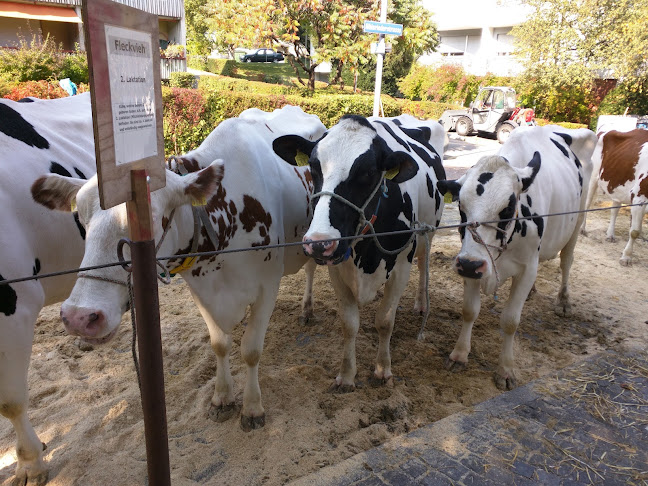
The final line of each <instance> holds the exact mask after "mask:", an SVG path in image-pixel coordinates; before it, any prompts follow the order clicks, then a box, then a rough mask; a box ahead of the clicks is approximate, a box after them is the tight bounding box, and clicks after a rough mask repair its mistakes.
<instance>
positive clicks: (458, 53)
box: [418, 0, 530, 76]
mask: <svg viewBox="0 0 648 486" xmlns="http://www.w3.org/2000/svg"><path fill="white" fill-rule="evenodd" d="M422 3H423V6H424V7H425V8H426V9H428V10H429V11H431V12H432V13H433V17H432V19H433V20H434V22H436V24H437V30H438V32H439V36H440V40H441V44H440V46H439V48H438V50H437V52H434V53H430V54H426V55H423V56H421V57H420V58H419V60H418V62H419V63H420V64H425V65H439V64H459V65H461V66H463V68H464V69H465V70H466V72H468V73H470V74H476V75H480V76H481V75H484V74H486V73H487V72H491V73H493V74H497V75H500V76H509V75H515V74H519V73H520V72H521V70H522V67H521V65H520V64H519V63H518V62H517V60H516V59H515V57H514V56H512V52H513V48H514V46H513V37H512V36H511V35H510V32H511V29H512V28H513V27H514V26H516V25H519V24H521V23H522V22H524V20H526V18H527V16H528V15H529V12H530V10H529V8H528V7H525V6H522V5H520V4H519V3H518V2H517V1H516V0H463V1H461V2H459V3H454V2H448V1H447V0H422Z"/></svg>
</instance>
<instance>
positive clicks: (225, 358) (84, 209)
mask: <svg viewBox="0 0 648 486" xmlns="http://www.w3.org/2000/svg"><path fill="white" fill-rule="evenodd" d="M325 130H326V128H325V127H324V125H323V124H322V123H321V122H320V121H319V119H318V118H317V117H316V116H315V115H307V114H306V113H304V112H303V111H302V110H301V109H300V108H297V107H292V106H288V107H284V108H283V109H281V110H275V112H273V113H265V112H262V111H260V110H252V111H251V112H248V113H244V114H243V115H242V116H241V117H239V118H232V119H229V120H225V121H224V122H222V123H221V124H220V125H218V127H216V129H214V131H212V133H211V134H210V135H209V136H208V137H207V139H205V141H204V142H203V143H202V144H201V145H200V147H199V148H198V149H196V150H194V151H192V152H189V153H187V154H186V155H184V156H183V157H177V158H176V159H175V162H182V163H183V165H184V166H185V167H186V168H188V169H190V170H195V172H190V173H189V174H187V175H185V176H183V177H181V176H179V175H177V174H175V173H173V172H171V171H167V176H166V177H167V185H166V187H164V188H162V189H159V190H157V191H154V192H153V193H152V194H151V206H152V214H153V219H154V227H155V240H156V242H159V241H160V239H161V236H162V234H163V231H164V229H165V226H166V225H167V224H170V225H171V226H170V227H169V230H168V232H167V234H166V237H165V238H164V240H163V242H162V244H161V246H160V248H159V252H158V255H159V256H169V255H179V254H185V253H189V252H190V250H191V248H192V241H193V235H194V229H193V228H194V218H193V213H192V208H191V202H192V200H196V199H201V198H202V197H204V198H205V200H206V206H205V208H206V210H207V213H208V214H209V218H210V221H211V223H212V227H213V231H214V232H215V240H216V241H212V240H211V239H210V238H208V233H207V231H206V230H205V228H204V227H203V229H202V233H201V235H200V237H199V244H198V250H199V251H213V250H224V249H227V250H232V249H248V248H252V247H259V246H265V245H271V244H281V243H285V242H295V241H301V238H302V236H303V234H304V232H305V231H306V229H307V228H308V224H309V222H310V216H311V211H310V206H309V203H310V196H311V193H312V190H313V182H312V178H311V174H310V170H309V169H308V168H307V167H293V166H292V165H289V164H287V163H285V162H284V161H283V160H281V159H280V158H279V157H278V156H277V155H276V154H274V153H273V151H272V150H273V149H272V141H273V140H274V138H276V137H278V136H281V135H286V134H289V133H291V134H299V135H300V136H303V137H306V138H311V139H317V138H319V137H320V136H321V135H322V134H323V133H324V132H325ZM33 190H34V197H35V198H36V199H37V200H38V201H40V202H41V203H43V204H45V205H48V206H49V207H52V208H56V209H66V208H69V205H70V204H69V203H70V200H71V199H72V198H75V199H76V204H77V207H78V208H79V217H80V220H81V223H82V224H83V226H84V227H85V228H86V230H87V240H86V251H85V256H84V258H83V262H82V266H84V267H86V266H92V265H97V264H99V263H108V262H113V261H115V256H116V253H115V249H116V247H117V243H118V241H119V240H120V239H121V238H123V237H125V236H126V235H127V234H128V228H127V224H126V221H127V218H126V207H125V205H123V204H122V205H119V206H117V207H114V208H111V209H108V210H102V209H101V208H100V207H99V203H98V201H99V199H98V198H99V194H98V190H97V180H96V178H93V179H91V180H90V181H88V182H87V183H86V184H84V185H83V186H80V185H79V184H75V183H74V181H71V180H69V179H67V178H64V177H54V176H51V177H46V178H41V179H40V180H39V181H37V183H36V184H35V185H34V188H33ZM174 209H175V215H174V217H173V218H171V216H170V215H171V212H172V211H173V210H174ZM169 221H170V223H169ZM306 262H307V258H306V256H305V255H304V254H303V252H302V250H301V247H297V246H292V247H286V248H272V249H266V250H259V251H246V252H237V253H227V254H222V255H217V256H214V255H211V256H201V257H198V259H197V261H196V263H195V264H194V265H193V266H192V267H191V268H184V269H182V270H181V271H179V273H180V275H182V277H183V279H184V280H185V281H186V282H187V285H188V286H189V288H190V290H191V293H192V295H193V298H194V301H195V302H196V304H197V305H198V308H199V310H200V312H201V314H202V316H203V318H204V319H205V321H206V323H207V327H208V329H209V334H210V337H211V345H212V349H213V350H214V352H215V353H216V357H217V370H216V387H215V391H214V395H213V397H212V401H211V403H212V408H211V410H210V413H209V414H210V416H211V417H212V418H213V419H214V420H217V421H222V420H225V419H227V418H229V417H231V416H232V415H233V414H234V413H235V411H236V407H235V400H234V386H233V385H234V384H233V380H232V375H231V372H230V366H229V355H230V349H231V346H232V336H231V332H232V330H233V328H234V327H235V326H236V325H238V324H239V323H240V322H241V321H242V320H243V318H244V317H245V315H246V310H247V309H248V306H249V308H250V314H249V316H248V318H247V326H246V328H245V332H244V334H243V337H242V339H241V355H242V357H243V361H244V362H245V364H246V365H247V381H246V385H245V390H244V392H243V407H242V410H241V426H242V428H243V429H244V430H251V429H255V428H259V427H262V426H263V425H264V424H265V412H264V409H263V406H262V404H261V389H260V387H259V378H258V366H259V360H260V359H261V353H262V350H263V341H264V337H265V333H266V329H267V326H268V323H269V321H270V315H271V314H272V311H273V309H274V305H275V300H276V297H277V293H278V291H279V283H280V280H281V277H282V276H283V275H286V274H291V273H295V272H297V271H298V270H299V269H300V268H301V267H302V266H303V265H304V264H305V263H306ZM179 263H180V261H179V260H178V261H174V262H171V263H170V266H175V265H178V264H179ZM313 271H314V265H312V266H311V267H310V278H312V272H313ZM307 273H308V272H307ZM90 274H91V275H93V276H100V277H107V278H109V279H111V280H113V281H119V280H121V281H125V280H126V273H125V271H124V270H122V269H121V268H119V267H112V268H106V269H103V270H95V271H93V272H90ZM127 305H128V292H127V289H126V287H125V286H123V285H119V282H117V283H114V282H108V281H102V280H97V279H95V278H89V279H88V278H80V279H79V280H78V281H77V283H76V285H75V286H74V289H73V290H72V293H71V295H70V297H69V298H68V299H67V300H66V301H65V302H64V303H63V305H62V306H61V317H62V318H63V321H64V323H65V326H66V328H67V330H68V332H70V333H71V334H75V335H79V336H81V337H82V338H83V339H85V340H86V341H89V342H97V343H99V342H105V341H107V340H109V339H110V338H111V337H112V336H113V335H114V334H115V332H116V330H117V327H118V326H119V323H120V320H121V316H122V314H123V313H124V312H125V311H126V309H127ZM309 309H310V310H312V304H311V303H308V305H307V306H306V309H305V310H306V311H309Z"/></svg>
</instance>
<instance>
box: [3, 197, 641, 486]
mask: <svg viewBox="0 0 648 486" xmlns="http://www.w3.org/2000/svg"><path fill="white" fill-rule="evenodd" d="M598 204H599V205H600V204H601V202H599V203H598ZM603 204H604V205H605V204H608V203H603ZM607 218H608V214H607V212H597V213H593V215H592V216H591V217H590V221H589V222H588V228H589V229H590V236H589V237H581V238H580V241H579V244H578V246H577V247H576V262H575V264H574V266H573V268H572V280H571V283H572V302H573V310H574V314H573V315H572V316H571V318H568V319H565V318H560V317H557V316H556V315H555V314H554V312H553V299H554V297H555V295H556V293H557V290H558V286H559V279H560V270H559V265H558V260H553V261H550V262H546V263H545V264H543V265H542V266H541V269H540V273H539V276H538V279H537V282H536V286H537V290H538V292H537V293H536V294H534V295H533V296H532V297H531V299H530V300H529V301H528V302H527V303H526V305H525V307H524V311H523V315H522V323H521V326H520V329H519V332H518V335H517V337H516V344H515V353H516V360H517V365H518V369H519V372H518V378H519V381H520V384H524V383H527V382H529V381H531V380H533V379H535V378H538V377H540V376H544V375H547V374H549V373H551V372H553V371H555V370H558V369H560V368H563V367H565V366H567V365H569V364H572V363H574V362H577V361H579V360H581V359H583V358H584V357H586V356H588V355H591V354H593V353H596V352H598V351H601V350H604V349H611V350H622V349H626V348H633V349H635V348H641V349H645V348H646V343H647V342H648V321H647V319H648V297H647V296H646V271H647V269H648V243H647V242H646V241H643V240H639V241H638V242H637V244H636V246H635V258H634V264H633V265H632V266H631V267H622V266H620V265H619V263H618V260H619V257H620V255H621V251H622V249H623V246H624V245H625V243H626V235H627V233H628V228H629V211H627V210H622V211H621V214H620V215H619V218H618V220H617V235H618V236H619V239H618V241H617V242H616V243H607V242H605V241H604V238H605V229H606V226H607ZM457 220H458V215H457V211H456V207H454V208H453V207H452V206H449V207H448V210H447V211H446V214H445V215H444V222H456V221H457ZM459 247H460V243H459V236H458V234H457V232H456V230H442V231H440V232H439V233H438V234H437V235H436V236H435V238H434V241H433V244H432V251H431V259H430V267H431V280H430V295H431V304H432V311H431V313H430V316H429V319H428V322H427V325H426V330H427V331H426V335H425V336H426V337H425V340H424V341H423V342H419V341H417V339H416V336H417V333H418V330H419V327H420V325H421V319H420V317H419V316H418V315H417V314H415V313H414V312H413V311H412V307H413V298H414V291H415V288H416V282H417V277H418V276H417V275H416V269H415V267H413V269H412V275H411V279H410V283H409V286H408V288H407V290H406V292H405V294H404V295H403V297H402V299H401V307H400V310H399V312H398V314H397V316H396V326H395V331H394V336H393V339H392V346H391V349H392V353H393V354H392V361H393V371H394V374H395V376H396V380H395V386H394V387H393V388H385V387H382V388H372V387H371V386H369V385H368V383H367V378H368V377H369V375H370V373H371V371H372V369H373V362H374V359H375V353H376V345H377V341H378V338H377V333H376V332H375V330H374V328H373V324H372V323H373V318H374V314H375V310H374V309H375V306H372V305H369V306H367V307H366V308H364V309H363V311H362V314H361V316H362V326H361V329H360V332H359V334H358V338H357V356H358V370H359V371H358V377H357V381H358V385H359V387H358V389H357V390H356V391H355V392H353V393H350V394H342V395H340V394H331V393H329V392H328V388H329V386H330V385H331V383H332V382H333V379H334V377H335V375H336V373H337V370H338V366H339V364H340V363H339V362H340V359H341V344H342V337H341V331H340V324H339V322H338V320H337V318H336V311H335V297H334V294H333V292H332V289H331V287H330V285H329V283H328V276H327V273H326V271H325V270H324V269H322V268H320V269H318V272H317V280H316V290H315V299H316V300H315V312H316V314H317V318H316V320H315V322H314V323H313V324H311V325H308V326H300V325H299V324H298V322H297V318H298V316H299V312H300V309H299V307H300V301H301V292H302V286H303V282H304V275H303V272H300V273H299V274H297V275H295V276H292V277H288V278H285V279H284V281H283V284H282V289H281V293H280V296H279V299H278V301H277V305H276V309H275V312H274V314H273V317H272V322H271V324H270V328H269V331H268V333H267V337H266V341H265V350H264V353H263V357H262V359H261V366H260V383H261V389H262V393H263V403H264V406H265V409H266V426H265V428H263V429H261V430H257V431H254V432H251V433H245V432H243V431H242V430H241V429H240V427H239V421H238V417H237V418H235V419H230V420H229V421H227V422H225V423H220V424H219V423H215V422H213V421H211V420H210V419H209V418H208V417H207V411H208V408H209V401H210V398H211V395H212V393H213V387H214V375H215V370H216V358H215V356H214V354H213V352H212V350H211V348H210V346H209V339H208V334H207V329H206V326H205V325H204V323H203V321H202V319H201V317H200V315H199V313H198V311H197V309H196V307H195V306H194V305H193V302H192V300H191V298H190V295H189V292H188V290H187V288H186V286H185V284H184V283H183V282H182V280H181V279H179V278H177V277H176V278H175V279H174V282H173V283H172V284H171V285H170V286H168V287H164V288H160V302H161V316H162V337H163V347H164V360H165V380H166V393H167V415H168V428H169V450H170V458H171V468H172V471H171V477H172V483H173V484H174V485H175V486H179V485H195V484H219V485H249V486H253V485H261V484H264V485H280V484H284V483H286V482H288V481H290V480H292V479H296V478H299V477H301V476H303V475H306V474H308V473H311V472H313V471H316V470H318V469H319V468H321V467H323V466H325V465H329V464H333V463H336V462H339V461H341V460H343V459H346V458H348V457H350V456H352V455H354V454H356V453H358V452H361V451H364V450H367V449H369V448H371V447H374V446H376V445H378V444H380V443H382V442H384V441H386V440H387V439H389V438H391V437H394V436H396V435H399V434H403V433H406V432H408V431H411V430H413V429H416V428H417V427H420V426H422V425H424V424H427V423H429V422H432V421H435V420H438V419H440V418H442V417H445V416H447V415H449V414H452V413H454V412H457V411H460V410H465V409H467V408H470V407H471V406H473V405H475V404H477V403H479V402H482V401H484V400H486V399H488V398H491V397H493V396H495V395H497V394H499V393H500V392H499V391H498V390H497V388H496V387H495V384H494V382H493V379H492V372H493V370H494V369H495V366H496V363H497V358H498V355H499V350H500V343H501V339H500V334H499V330H498V318H499V314H500V312H501V309H502V302H503V301H504V299H505V297H506V296H507V293H508V291H507V289H508V285H506V286H505V287H504V289H503V290H502V291H501V292H500V300H498V301H494V300H493V299H492V297H490V296H484V297H483V299H482V302H483V304H482V310H481V315H480V316H479V319H478V321H477V324H476V326H475V329H474V333H473V349H472V353H471V355H470V362H469V364H468V367H467V368H466V369H465V370H464V371H462V372H460V373H451V372H448V371H446V370H445V369H444V366H443V363H444V360H445V358H446V356H447V355H448V353H449V352H450V351H451V350H452V348H453V345H454V342H455V340H456V338H457V335H458V332H459V317H460V311H461V302H462V284H461V280H460V279H459V278H458V277H457V276H456V275H455V274H454V273H453V272H452V271H451V270H450V263H451V259H452V258H453V257H454V255H455V254H456V253H457V251H458V249H459ZM58 313H59V306H58V305H55V306H51V307H48V308H46V309H44V310H43V312H42V313H41V316H40V318H39V320H38V324H37V329H36V335H35V339H34V349H33V356H32V364H31V368H30V398H31V403H30V409H31V412H30V418H31V420H32V423H33V424H34V426H35V428H36V431H37V433H38V434H39V436H40V438H41V440H43V441H44V442H46V443H47V445H48V448H47V455H46V460H47V461H48V462H49V464H50V466H51V473H50V482H49V484H51V485H53V486H64V485H65V486H70V485H83V486H92V485H96V486H100V485H101V486H104V485H109V484H110V485H135V484H145V481H146V470H147V469H146V451H145V446H144V426H143V420H142V412H141V408H140V402H139V392H138V387H137V381H136V376H135V372H134V369H133V362H132V358H131V353H130V347H131V330H130V320H129V318H128V317H125V318H124V320H123V322H122V326H121V328H120V331H119V333H118V335H117V337H116V339H114V340H113V341H112V342H111V343H109V344H107V345H104V346H103V347H96V348H95V349H94V350H91V351H81V350H80V349H79V347H78V346H77V345H75V342H74V338H72V337H69V336H67V335H66V334H65V332H64V330H63V326H62V325H61V323H60V322H59V319H58ZM242 329H243V327H242V326H240V327H239V328H238V329H237V331H236V332H235V334H234V346H233V352H232V374H233V376H234V380H235V385H236V392H237V400H239V402H240V400H241V395H242V387H243V383H244V379H245V367H244V366H243V365H242V364H241V359H240V355H239V344H240V339H241V333H242ZM15 460H16V457H15V451H14V433H13V430H12V428H11V425H10V423H9V421H7V420H2V421H0V482H1V484H2V485H5V486H6V485H8V484H10V481H11V477H12V475H13V471H14V468H15Z"/></svg>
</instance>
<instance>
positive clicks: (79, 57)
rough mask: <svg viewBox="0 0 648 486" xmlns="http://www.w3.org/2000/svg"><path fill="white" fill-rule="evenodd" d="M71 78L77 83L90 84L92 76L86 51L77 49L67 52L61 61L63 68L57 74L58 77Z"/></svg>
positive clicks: (77, 47)
mask: <svg viewBox="0 0 648 486" xmlns="http://www.w3.org/2000/svg"><path fill="white" fill-rule="evenodd" d="M65 78H70V81H72V82H73V83H75V84H81V83H85V84H88V83H89V82H90V81H89V79H90V76H89V74H88V58H87V56H86V53H85V52H83V51H81V50H79V46H78V45H77V46H76V50H75V52H74V53H73V54H65V55H64V56H63V59H62V62H61V69H60V71H59V73H58V75H57V79H65Z"/></svg>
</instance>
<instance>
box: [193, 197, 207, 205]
mask: <svg viewBox="0 0 648 486" xmlns="http://www.w3.org/2000/svg"><path fill="white" fill-rule="evenodd" d="M191 205H192V206H196V207H198V206H205V205H207V198H206V197H205V196H203V197H201V198H200V199H194V200H192V201H191Z"/></svg>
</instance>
